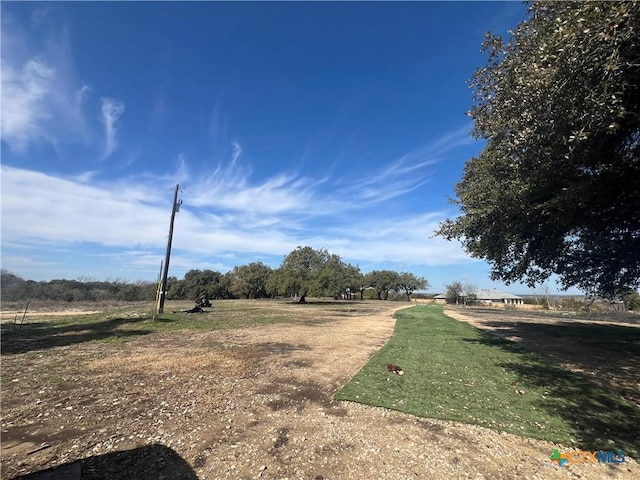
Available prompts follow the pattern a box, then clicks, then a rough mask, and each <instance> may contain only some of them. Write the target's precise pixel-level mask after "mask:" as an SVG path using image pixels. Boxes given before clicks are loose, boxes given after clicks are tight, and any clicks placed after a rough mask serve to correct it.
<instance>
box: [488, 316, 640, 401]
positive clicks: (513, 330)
mask: <svg viewBox="0 0 640 480" xmlns="http://www.w3.org/2000/svg"><path fill="white" fill-rule="evenodd" d="M482 323H483V324H484V325H486V326H488V327H491V328H496V331H497V332H498V333H499V334H500V335H501V336H505V337H516V338H519V339H521V340H522V344H523V345H524V346H525V347H526V348H527V349H528V350H531V351H533V352H535V353H538V354H541V355H543V356H544V357H546V358H548V359H550V360H552V361H553V362H555V363H560V364H565V365H567V364H569V365H572V366H574V371H576V372H580V373H581V375H582V376H583V377H585V378H587V379H589V380H592V381H594V382H596V383H598V384H599V385H601V386H603V387H604V388H606V389H609V390H615V391H617V392H619V393H620V395H622V396H623V397H625V398H626V399H627V400H629V401H631V402H634V403H635V404H636V405H639V406H640V391H639V390H638V385H640V362H639V361H640V328H637V327H627V326H621V325H602V324H586V323H576V322H561V323H558V324H553V325H549V324H540V323H529V322H526V321H523V322H491V321H484V322H482Z"/></svg>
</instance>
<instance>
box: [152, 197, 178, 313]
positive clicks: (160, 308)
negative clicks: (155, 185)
mask: <svg viewBox="0 0 640 480" xmlns="http://www.w3.org/2000/svg"><path fill="white" fill-rule="evenodd" d="M179 188H180V185H178V184H176V191H175V193H174V194H173V208H172V210H171V223H169V240H168V241H167V253H166V255H165V257H164V271H163V273H162V290H161V291H160V301H159V302H158V313H164V299H165V297H166V296H167V275H168V274H169V257H171V239H172V238H173V222H174V220H175V218H176V212H177V211H178V209H179V208H180V203H181V202H180V203H179V202H178V189H179Z"/></svg>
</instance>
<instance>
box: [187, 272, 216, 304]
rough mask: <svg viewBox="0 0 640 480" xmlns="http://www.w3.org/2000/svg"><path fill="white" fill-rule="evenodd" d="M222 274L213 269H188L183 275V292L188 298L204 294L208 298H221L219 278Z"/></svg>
mask: <svg viewBox="0 0 640 480" xmlns="http://www.w3.org/2000/svg"><path fill="white" fill-rule="evenodd" d="M221 277H222V274H221V273H220V272H216V271H213V270H197V269H195V270H189V271H188V272H187V273H185V275H184V279H183V280H182V281H183V286H184V293H185V294H186V296H187V298H189V299H196V298H200V297H202V296H205V297H207V298H210V299H217V298H222V297H221V295H220V278H221Z"/></svg>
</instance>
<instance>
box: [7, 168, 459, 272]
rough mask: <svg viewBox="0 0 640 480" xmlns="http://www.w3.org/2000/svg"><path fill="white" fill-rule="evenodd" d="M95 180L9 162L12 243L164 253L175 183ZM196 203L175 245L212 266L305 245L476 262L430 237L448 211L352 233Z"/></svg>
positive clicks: (362, 255)
mask: <svg viewBox="0 0 640 480" xmlns="http://www.w3.org/2000/svg"><path fill="white" fill-rule="evenodd" d="M87 180H88V177H85V176H81V177H80V178H78V179H73V178H71V179H63V178H59V177H55V176H52V175H47V174H44V173H40V172H33V171H29V170H24V169H18V168H13V167H8V166H2V181H3V202H2V218H3V223H2V237H3V242H8V243H9V244H25V245H33V246H34V248H35V249H37V248H38V245H40V246H41V245H42V244H43V242H44V243H45V244H49V245H51V246H53V245H56V246H60V245H74V244H78V243H88V244H95V245H102V246H104V247H107V248H122V249H126V250H130V249H131V248H134V247H135V246H138V247H140V248H143V249H152V250H153V249H156V250H157V251H158V252H161V251H162V249H163V248H164V246H165V244H166V236H167V227H168V220H169V212H170V195H169V194H170V185H166V188H165V190H166V193H167V195H165V197H166V198H164V199H163V198H161V197H162V196H161V195H159V193H158V190H159V188H158V187H157V186H155V189H154V184H156V183H157V179H156V181H151V180H149V182H148V183H146V184H143V183H141V180H140V179H139V178H137V179H135V181H130V182H124V181H120V182H118V183H106V184H101V185H88V184H86V183H84V182H86V181H87ZM289 183H291V182H290V180H288V179H283V180H282V182H280V183H279V184H278V182H277V181H273V184H274V185H279V186H284V185H288V184H289ZM293 183H295V182H293ZM259 188H265V186H264V185H263V186H261V187H259ZM295 188H296V187H294V191H295ZM256 191H257V190H256V189H255V188H249V189H248V190H247V191H244V192H242V195H243V196H247V198H249V197H250V196H251V195H252V194H255V193H256ZM150 192H151V193H150ZM283 193H284V191H283ZM288 194H289V195H291V192H288ZM150 195H155V196H150ZM239 195H240V193H239ZM263 198H264V197H263ZM291 198H293V195H291ZM152 200H154V201H152ZM192 200H193V197H192V196H191V195H190V194H189V195H188V197H187V201H186V203H185V205H184V206H183V208H182V209H181V211H180V213H179V214H178V219H177V223H176V229H175V233H174V247H176V248H178V249H179V250H180V252H182V253H181V255H182V257H184V258H201V259H202V261H205V262H206V261H212V260H207V258H208V257H218V256H220V255H228V254H229V253H234V254H238V255H262V256H282V255H285V254H286V253H288V252H289V251H291V250H292V249H293V248H295V247H296V246H298V245H311V246H313V247H314V248H328V249H329V250H330V251H332V252H334V253H338V254H340V255H341V256H343V258H345V259H347V260H349V261H365V260H369V261H370V260H371V259H375V260H376V261H387V262H403V263H409V262H412V263H413V264H418V265H442V264H451V263H458V262H462V261H468V257H466V255H465V254H464V253H463V251H462V249H461V247H460V246H459V245H456V244H455V243H451V242H445V241H444V240H441V239H430V238H429V237H430V236H432V234H433V231H434V230H435V228H436V227H437V220H438V219H441V218H443V217H444V214H441V213H431V214H424V215H419V216H414V217H398V218H382V219H379V220H371V219H369V217H357V216H356V217H352V219H351V221H350V223H349V226H348V227H345V226H343V225H339V224H337V223H331V222H329V223H327V224H326V226H325V227H323V228H321V227H320V226H319V225H316V224H315V222H317V221H318V217H317V215H313V214H311V215H308V214H305V215H302V214H300V215H296V212H297V211H298V210H297V206H290V208H289V210H288V211H286V212H276V213H274V214H271V215H262V214H260V215H255V214H252V213H251V212H238V211H233V210H229V211H226V212H224V213H222V214H216V213H212V212H210V211H207V210H201V209H196V208H194V206H193V202H192ZM243 201H244V200H243ZM246 201H248V200H246ZM254 201H255V197H254ZM310 201H311V200H310ZM363 218H364V220H363ZM324 219H325V221H326V219H327V217H324ZM318 232H321V233H318ZM147 258H150V257H147ZM154 258H155V257H154ZM196 263H198V262H196ZM213 263H215V262H213Z"/></svg>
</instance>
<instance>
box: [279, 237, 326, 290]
mask: <svg viewBox="0 0 640 480" xmlns="http://www.w3.org/2000/svg"><path fill="white" fill-rule="evenodd" d="M328 257H329V253H328V252H327V251H326V250H322V249H321V250H314V249H313V248H311V247H297V248H296V249H295V250H293V251H292V252H291V253H289V254H288V255H287V256H286V257H285V258H284V260H283V261H282V264H281V265H280V268H279V269H278V272H277V274H276V277H274V278H275V279H276V280H277V281H278V284H277V285H276V286H277V289H278V292H279V293H281V294H286V293H288V294H290V295H292V296H299V300H298V303H306V297H307V295H314V294H319V293H321V292H322V290H323V289H322V283H321V277H320V269H321V267H322V266H323V265H324V264H325V263H326V262H327V260H328ZM322 293H324V292H322Z"/></svg>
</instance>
